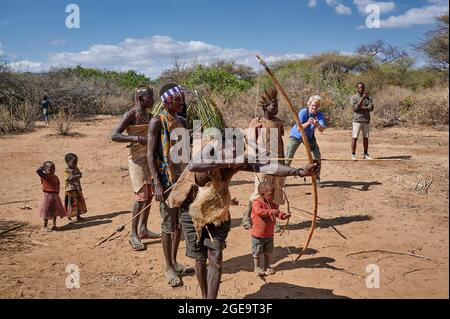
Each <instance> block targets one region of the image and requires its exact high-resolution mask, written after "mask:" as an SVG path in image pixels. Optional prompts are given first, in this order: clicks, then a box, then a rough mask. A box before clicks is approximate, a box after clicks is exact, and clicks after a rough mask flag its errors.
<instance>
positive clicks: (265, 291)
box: [244, 282, 349, 299]
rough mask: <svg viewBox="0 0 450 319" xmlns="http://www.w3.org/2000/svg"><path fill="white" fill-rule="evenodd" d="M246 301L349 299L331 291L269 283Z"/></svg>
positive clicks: (282, 283) (248, 296)
mask: <svg viewBox="0 0 450 319" xmlns="http://www.w3.org/2000/svg"><path fill="white" fill-rule="evenodd" d="M244 299H349V298H348V297H345V296H339V295H335V294H334V293H333V291H332V290H331V289H320V288H312V287H302V286H297V285H292V284H288V283H284V282H269V283H266V284H264V285H262V286H261V288H260V289H259V291H257V292H255V293H252V294H249V295H247V296H245V297H244Z"/></svg>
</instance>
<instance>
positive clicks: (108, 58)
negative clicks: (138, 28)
mask: <svg viewBox="0 0 450 319" xmlns="http://www.w3.org/2000/svg"><path fill="white" fill-rule="evenodd" d="M258 53H260V52H257V51H253V50H247V49H239V48H238V49H231V48H222V47H219V46H215V45H212V44H208V43H205V42H201V41H189V42H182V41H176V40H174V39H172V38H170V37H168V36H158V35H157V36H153V37H149V38H142V39H125V40H124V41H122V42H120V43H118V44H113V45H111V44H108V45H107V44H96V45H93V46H91V47H90V48H89V49H87V50H85V51H80V52H60V53H55V54H53V55H51V56H50V58H49V63H48V65H52V66H60V67H61V66H72V65H77V64H80V65H83V66H86V67H96V68H105V69H113V70H119V71H125V70H129V69H134V70H137V71H138V72H142V73H144V74H146V75H148V76H150V77H152V78H155V77H157V76H159V75H160V74H161V73H162V71H164V70H165V69H168V68H170V67H172V65H173V61H174V57H175V56H176V57H177V58H178V60H179V62H180V63H182V64H185V65H189V64H191V63H192V62H197V63H203V64H208V63H212V62H215V61H217V60H233V61H236V62H237V63H241V64H245V65H248V66H251V67H254V68H257V67H258V61H257V59H256V57H255V55H256V54H258ZM305 57H306V55H304V54H298V53H293V54H280V55H266V56H265V60H266V61H267V62H274V61H278V60H285V59H301V58H305ZM28 62H29V61H28ZM35 67H36V68H37V67H38V66H35Z"/></svg>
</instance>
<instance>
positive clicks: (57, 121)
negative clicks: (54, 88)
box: [51, 111, 72, 136]
mask: <svg viewBox="0 0 450 319" xmlns="http://www.w3.org/2000/svg"><path fill="white" fill-rule="evenodd" d="M52 120H53V121H52V122H51V123H52V126H53V129H54V130H55V131H56V132H57V133H58V134H59V135H64V136H65V135H70V133H71V130H72V115H71V114H70V113H66V112H64V111H61V112H58V113H57V114H56V115H55V116H54V117H53V118H52Z"/></svg>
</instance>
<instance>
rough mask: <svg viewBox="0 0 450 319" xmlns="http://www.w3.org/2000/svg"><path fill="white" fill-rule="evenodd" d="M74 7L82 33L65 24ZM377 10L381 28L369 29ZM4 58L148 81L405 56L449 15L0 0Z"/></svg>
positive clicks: (21, 66) (289, 6)
mask: <svg viewBox="0 0 450 319" xmlns="http://www.w3.org/2000/svg"><path fill="white" fill-rule="evenodd" d="M70 3H74V4H76V5H78V7H79V8H80V28H79V29H68V28H67V27H66V25H65V21H66V17H67V16H68V13H66V12H65V9H66V6H67V5H68V4H70ZM374 3H375V4H377V5H378V7H379V8H380V10H381V16H380V18H381V25H380V26H381V27H380V28H371V29H369V28H367V27H365V20H366V15H367V13H365V12H364V9H365V8H366V7H367V5H369V4H374ZM0 4H1V5H0V8H1V9H0V10H1V11H0V56H3V57H4V58H7V59H8V61H9V62H10V63H11V64H12V66H13V67H14V68H16V69H18V70H22V71H41V70H45V69H47V68H48V67H50V66H52V65H54V66H67V65H76V64H81V65H85V66H90V67H100V68H108V69H116V70H126V69H130V68H132V69H136V70H137V71H139V72H143V73H145V74H147V75H149V76H151V77H156V76H158V75H159V74H160V73H161V71H163V70H164V69H166V68H168V67H170V66H171V65H172V64H173V60H174V57H175V56H176V57H177V58H178V59H179V60H180V61H181V62H182V63H183V64H189V63H191V62H192V61H197V62H202V63H208V62H212V61H214V60H217V59H229V60H235V61H237V62H240V63H244V64H247V65H250V66H256V65H257V62H256V61H255V59H254V54H255V53H261V54H263V55H264V56H265V57H266V59H268V60H269V61H276V60H279V59H289V58H291V59H295V58H301V57H304V56H308V55H313V54H317V53H322V52H326V51H338V52H353V51H354V50H355V49H356V47H358V45H360V44H361V43H367V42H371V41H374V40H376V39H381V40H383V41H385V42H386V43H388V44H393V45H396V46H400V47H402V48H409V47H410V46H411V44H413V43H416V42H417V41H418V40H419V39H420V38H422V37H423V35H424V33H425V32H426V31H428V30H430V29H432V28H433V24H434V17H435V16H436V15H437V14H439V13H442V12H444V11H446V10H448V3H447V1H444V0H416V1H402V0H393V1H387V0H384V1H383V2H375V1H372V0H296V1H294V0H278V1H276V0H258V1H256V0H241V1H237V0H228V1H225V0H221V1H219V0H165V1H163V0H150V1H144V0H128V1H107V0H72V1H62V0H39V1H36V0H35V1H32V0H14V1H9V0H0Z"/></svg>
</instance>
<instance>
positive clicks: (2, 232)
mask: <svg viewBox="0 0 450 319" xmlns="http://www.w3.org/2000/svg"><path fill="white" fill-rule="evenodd" d="M22 226H23V224H22V225H17V226H14V227H12V228H9V229H6V230H2V231H1V232H0V235H1V234H4V233H7V232H10V231H11V230H14V229H17V228H19V227H22Z"/></svg>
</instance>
